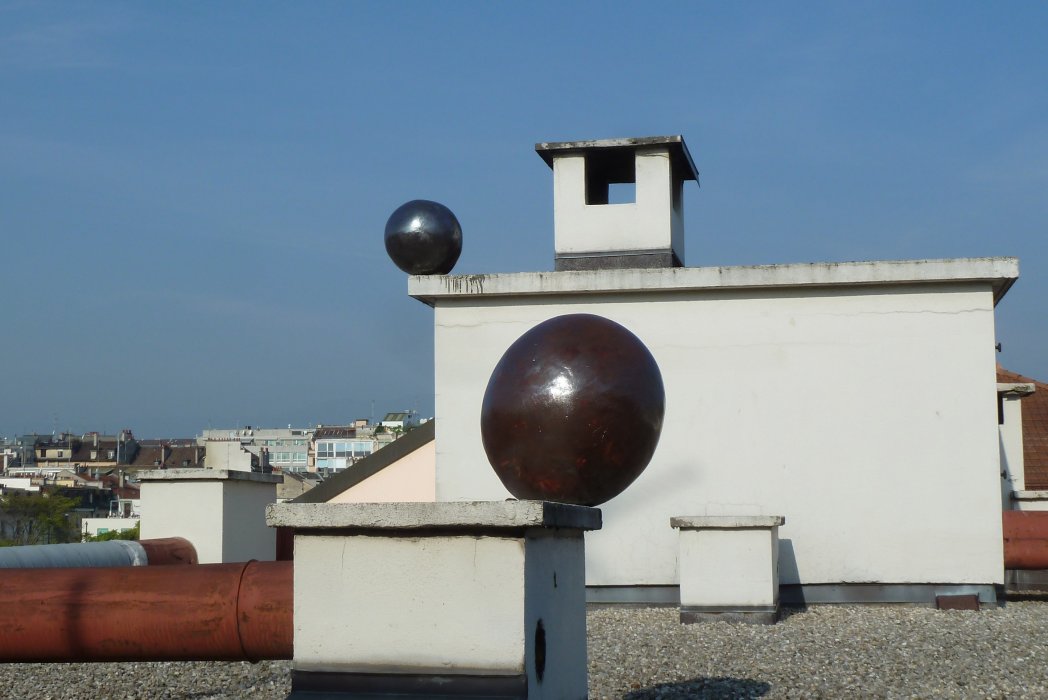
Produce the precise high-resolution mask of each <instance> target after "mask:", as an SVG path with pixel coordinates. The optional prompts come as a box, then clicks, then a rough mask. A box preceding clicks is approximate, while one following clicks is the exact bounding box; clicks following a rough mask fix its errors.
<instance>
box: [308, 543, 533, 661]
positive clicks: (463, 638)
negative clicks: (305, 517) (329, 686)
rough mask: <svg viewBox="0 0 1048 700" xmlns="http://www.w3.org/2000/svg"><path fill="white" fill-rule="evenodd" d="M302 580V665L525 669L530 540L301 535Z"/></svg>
mask: <svg viewBox="0 0 1048 700" xmlns="http://www.w3.org/2000/svg"><path fill="white" fill-rule="evenodd" d="M365 562H366V565H363V563H365ZM466 572H468V573H469V574H470V575H469V576H466V575H464V573H466ZM295 590H296V593H297V592H298V591H299V590H303V591H306V590H308V591H309V595H296V596H295V668H297V669H300V670H305V671H347V672H353V671H355V672H384V673H390V672H396V671H399V672H401V673H484V674H490V673H496V674H519V673H523V672H524V651H523V650H524V635H525V630H524V616H523V615H522V608H523V601H524V543H523V541H522V540H519V539H512V538H495V537H479V536H478V537H427V538H423V539H421V540H420V539H418V538H402V537H365V536H357V537H341V536H328V537H324V536H306V535H296V537H295ZM453 662H454V663H453Z"/></svg>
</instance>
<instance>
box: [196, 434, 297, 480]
mask: <svg viewBox="0 0 1048 700" xmlns="http://www.w3.org/2000/svg"><path fill="white" fill-rule="evenodd" d="M313 430H314V429H313V428H291V427H288V428H254V427H252V426H250V425H249V426H246V427H244V428H236V429H233V430H205V431H204V433H203V435H201V436H200V437H199V438H197V444H198V445H200V446H202V447H203V448H204V451H205V453H206V457H205V459H204V465H205V466H206V467H207V468H208V469H230V470H239V471H272V470H273V469H280V470H284V471H292V472H297V471H307V467H308V463H309V447H310V442H311V441H312V439H313Z"/></svg>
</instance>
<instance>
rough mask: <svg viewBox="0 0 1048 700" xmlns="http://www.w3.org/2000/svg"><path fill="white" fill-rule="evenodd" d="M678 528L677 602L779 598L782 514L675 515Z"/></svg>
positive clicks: (761, 603) (707, 604)
mask: <svg viewBox="0 0 1048 700" xmlns="http://www.w3.org/2000/svg"><path fill="white" fill-rule="evenodd" d="M671 524H672V526H673V527H675V528H678V529H679V530H680V535H679V542H680V553H679V555H678V563H679V569H680V604H681V607H682V608H685V607H699V608H711V607H713V608H716V607H720V608H726V609H745V608H758V607H774V606H777V605H778V604H779V576H778V559H779V533H778V531H779V526H780V525H781V524H782V518H777V517H769V516H764V517H753V516H751V517H749V518H745V517H743V518H738V517H731V516H723V517H718V516H713V517H706V518H673V519H672V520H671Z"/></svg>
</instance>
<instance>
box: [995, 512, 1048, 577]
mask: <svg viewBox="0 0 1048 700" xmlns="http://www.w3.org/2000/svg"><path fill="white" fill-rule="evenodd" d="M1002 522H1003V526H1004V568H1006V569H1048V511H1021V510H1006V511H1004V512H1003V513H1002Z"/></svg>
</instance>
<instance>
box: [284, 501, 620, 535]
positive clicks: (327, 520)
mask: <svg viewBox="0 0 1048 700" xmlns="http://www.w3.org/2000/svg"><path fill="white" fill-rule="evenodd" d="M266 524H267V525H269V526H270V527H293V528H297V529H299V530H310V529H315V530H332V529H336V530H337V529H340V528H345V529H352V530H359V529H375V530H424V529H432V528H442V529H464V530H468V529H473V528H483V529H492V528H495V529H500V528H505V529H514V530H517V529H520V528H531V527H548V528H565V529H574V530H599V529H600V526H601V512H600V509H599V508H589V507H586V506H574V505H568V504H565V503H550V502H546V501H514V500H507V501H447V502H441V503H272V504H270V505H269V506H267V507H266Z"/></svg>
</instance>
